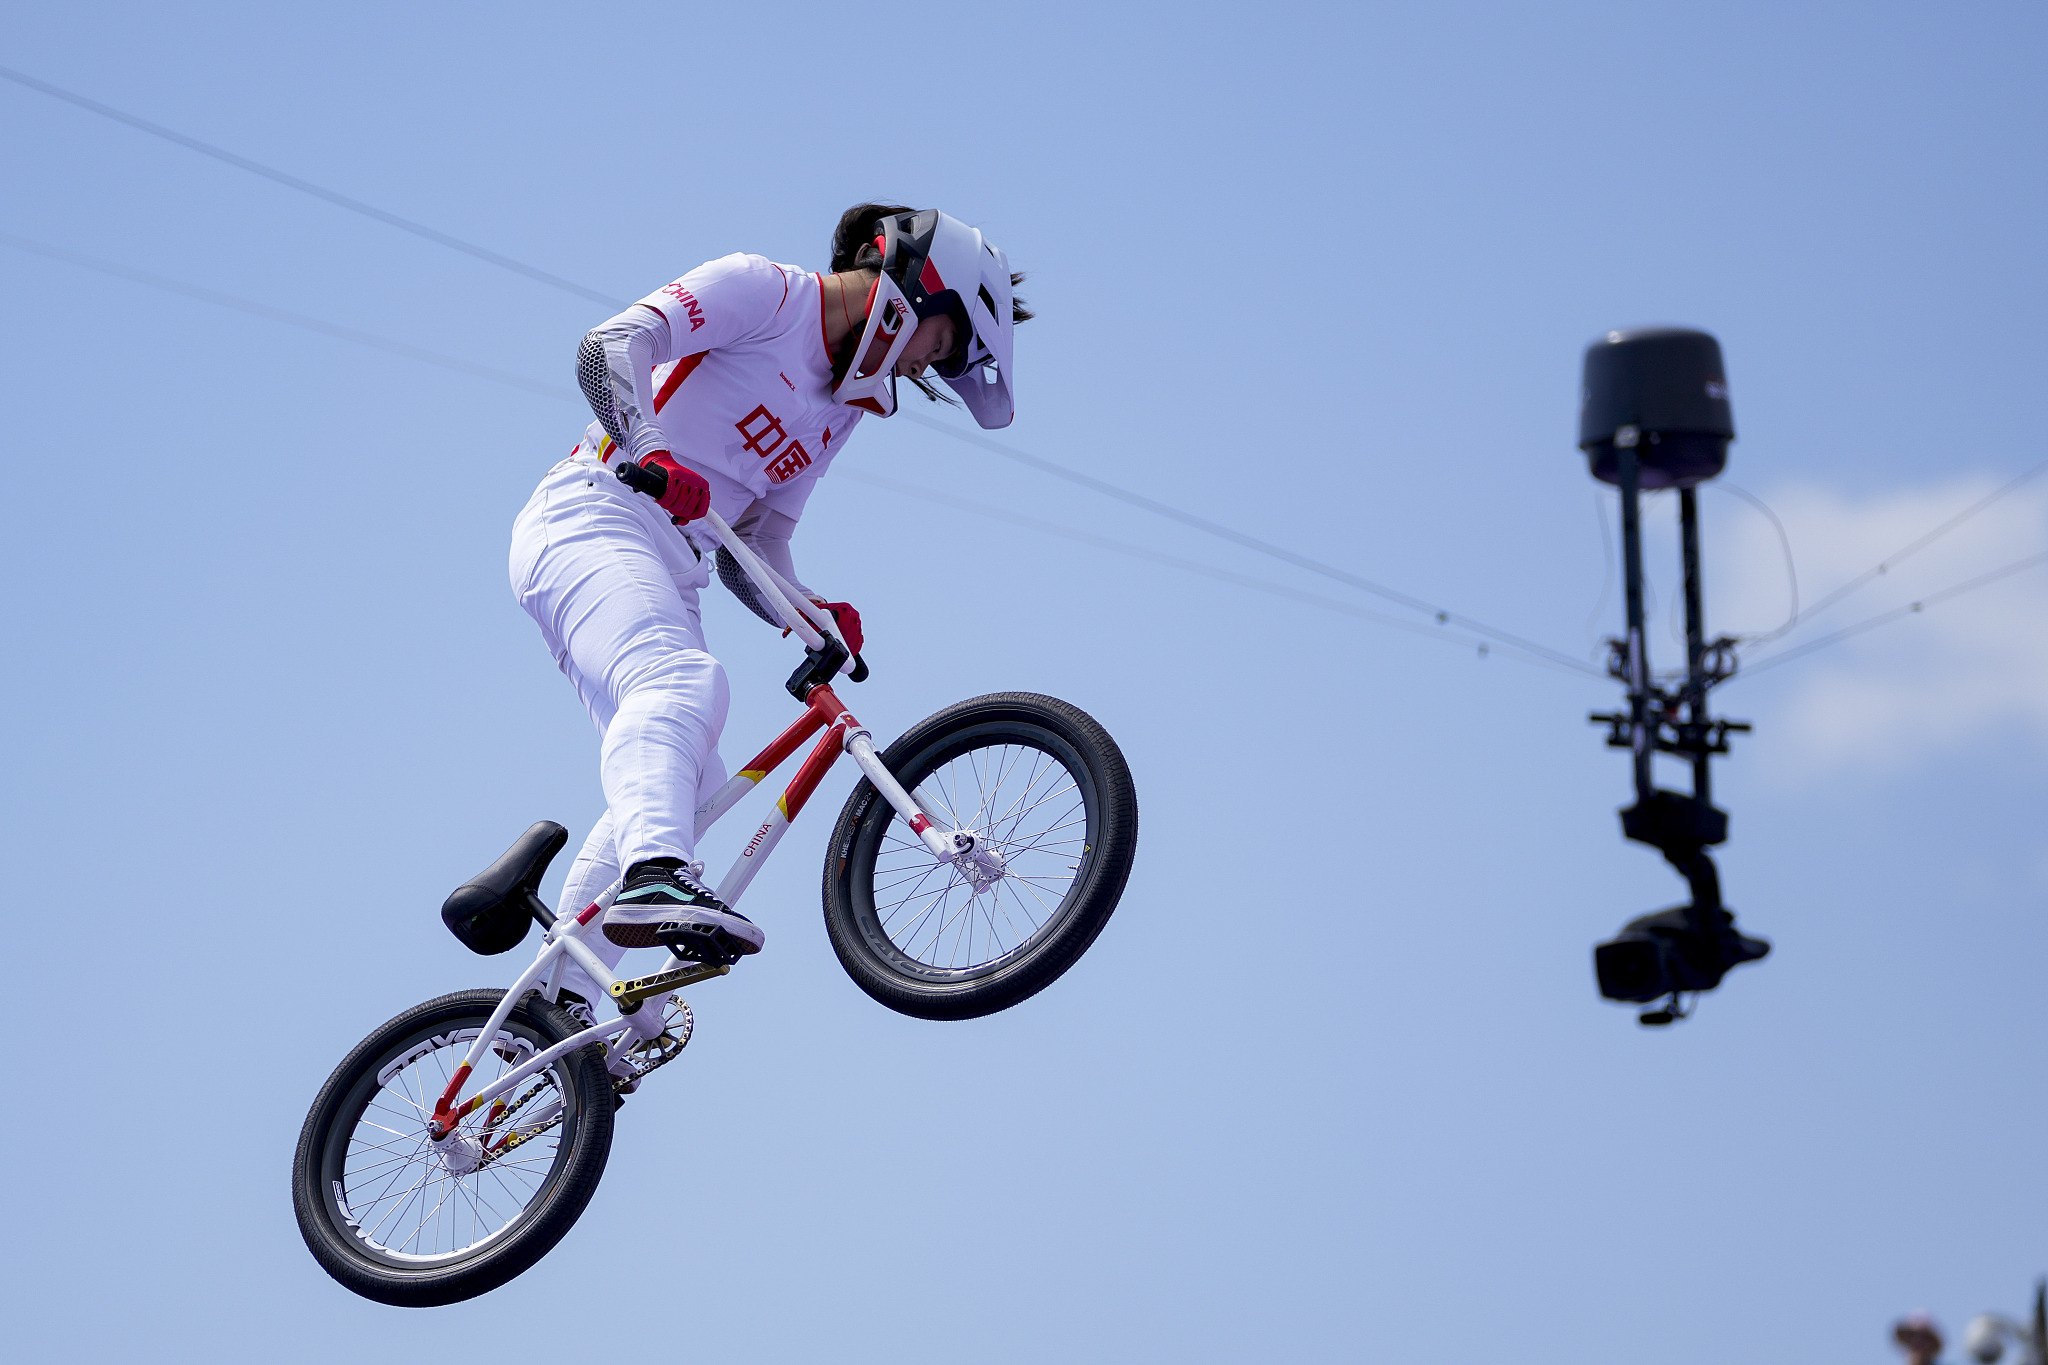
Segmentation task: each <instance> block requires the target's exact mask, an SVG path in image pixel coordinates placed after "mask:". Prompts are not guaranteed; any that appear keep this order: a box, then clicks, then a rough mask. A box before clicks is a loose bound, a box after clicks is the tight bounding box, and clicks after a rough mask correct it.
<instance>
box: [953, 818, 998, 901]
mask: <svg viewBox="0 0 2048 1365" xmlns="http://www.w3.org/2000/svg"><path fill="white" fill-rule="evenodd" d="M953 866H955V867H957V868H959V869H960V873H961V875H962V876H964V877H966V878H967V882H968V885H970V886H972V887H973V888H974V894H975V895H977V896H979V895H980V894H981V893H982V892H984V891H986V890H988V889H989V888H990V887H991V886H994V885H995V884H996V883H997V882H999V881H1001V880H1002V879H1003V876H1004V874H1005V873H1006V872H1007V871H1008V865H1007V864H1006V863H1005V862H1004V861H1003V855H1002V854H1001V853H999V852H997V851H996V847H995V845H993V844H991V843H989V842H988V840H986V839H984V838H982V837H981V836H979V835H977V834H976V833H975V832H974V831H973V830H971V829H963V830H955V831H954V833H953Z"/></svg>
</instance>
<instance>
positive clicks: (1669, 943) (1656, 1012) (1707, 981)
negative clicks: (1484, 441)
mask: <svg viewBox="0 0 2048 1365" xmlns="http://www.w3.org/2000/svg"><path fill="white" fill-rule="evenodd" d="M1624 434H1627V429H1624ZM1613 456H1614V466H1615V468H1614V473H1615V475H1616V478H1615V482H1616V483H1617V484H1619V485H1620V491H1621V527H1622V534H1621V541H1622V561H1623V570H1624V575H1625V578H1626V582H1627V597H1628V634H1627V636H1626V638H1624V639H1618V640H1613V641H1610V642H1609V643H1610V645H1611V650H1612V652H1611V654H1610V657H1609V663H1608V672H1609V673H1610V674H1612V675H1613V676H1614V677H1615V678H1616V679H1618V680H1619V681H1621V682H1622V683H1623V684H1624V685H1626V687H1627V688H1628V707H1627V709H1626V710H1625V711H1615V712H1595V713H1593V714H1592V715H1590V716H1588V717H1587V719H1588V720H1589V721H1590V722H1592V723H1594V724H1601V725H1605V726H1607V744H1608V745H1609V747H1611V748H1617V749H1627V750H1628V751H1629V752H1630V755H1631V758H1632V761H1633V766H1634V777H1635V795H1636V799H1635V804H1634V805H1631V806H1628V807H1627V808H1625V809H1624V810H1622V811H1621V829H1622V833H1623V834H1624V835H1625V836H1626V837H1628V838H1629V839H1632V840H1634V841H1636V842H1638V843H1644V844H1648V845H1649V846H1650V847H1652V848H1654V849H1656V850H1657V851H1658V852H1659V853H1661V854H1663V855H1664V860H1665V861H1666V862H1668V863H1670V864H1671V866H1672V868H1673V869H1674V870H1676V871H1677V872H1678V874H1679V875H1680V876H1682V877H1684V878H1685V882H1686V888H1687V890H1689V891H1690V892H1691V894H1692V899H1691V900H1690V901H1689V902H1688V903H1687V904H1685V905H1681V906H1674V907H1672V908H1671V909H1668V910H1663V911H1659V912H1657V913H1655V914H1650V915H1644V916H1642V917H1640V918H1638V919H1635V920H1632V921H1630V922H1629V923H1628V925H1626V926H1625V927H1624V928H1623V929H1622V932H1621V933H1620V934H1619V935H1618V936H1617V937H1616V938H1614V939H1613V940H1612V941H1610V942H1607V943H1603V944H1600V945H1599V946H1598V947H1596V948H1595V949H1594V950H1593V963H1594V970H1595V973H1596V975H1597V976H1598V978H1599V982H1600V993H1601V994H1602V995H1603V996H1606V997H1607V998H1608V999H1610V1000H1625V1001H1630V1002H1633V1003H1637V1004H1648V1003H1650V1002H1652V1001H1656V1000H1660V999H1665V998H1666V997H1669V998H1668V1000H1666V1003H1665V1004H1664V1005H1663V1006H1662V1007H1660V1008H1658V1009H1653V1010H1646V1011H1644V1012H1643V1013H1642V1014H1641V1015H1640V1016H1639V1020H1640V1022H1641V1023H1643V1024H1645V1025H1650V1026H1653V1027H1654V1026H1660V1025H1665V1024H1670V1023H1672V1022H1674V1021H1675V1020H1678V1019H1683V1018H1685V1017H1686V1014H1687V1013H1688V1011H1686V1010H1684V1009H1682V1008H1681V1007H1680V995H1681V993H1697V992H1700V991H1710V990H1713V989H1714V988H1715V987H1716V986H1718V985H1720V984H1721V978H1722V977H1723V976H1724V975H1726V974H1727V972H1728V970H1729V969H1730V968H1732V967H1735V966H1737V965H1739V964H1741V963H1744V962H1754V961H1756V960H1757V959H1759V958H1761V957H1763V956H1764V955H1765V954H1767V953H1768V952H1770V944H1769V943H1767V942H1765V941H1764V940H1762V939H1755V938H1749V937H1746V936H1744V935H1742V934H1740V933H1738V932H1736V929H1735V917H1734V915H1732V914H1730V913H1729V911H1728V909H1727V907H1726V906H1724V905H1723V904H1722V903H1721V879H1720V874H1719V873H1718V871H1717V870H1716V869H1715V867H1714V861H1713V859H1712V858H1710V857H1708V856H1707V849H1709V848H1711V847H1713V846H1714V845H1716V844H1721V843H1726V842H1727V839H1728V813H1727V812H1726V811H1723V810H1721V809H1720V808H1718V807H1716V806H1715V805H1714V801H1713V772H1712V769H1711V768H1710V767H1709V763H1710V760H1711V759H1712V758H1713V757H1714V755H1716V754H1725V753H1727V752H1728V736H1729V735H1730V734H1746V733H1748V731H1749V728H1750V727H1749V725H1748V724H1747V723H1745V722H1742V721H1734V720H1728V719H1726V718H1721V717H1715V716H1713V715H1711V714H1709V712H1708V708H1707V693H1708V692H1709V691H1710V690H1711V689H1712V688H1713V687H1714V686H1715V685H1717V684H1719V683H1722V682H1725V681H1727V680H1728V679H1729V678H1731V677H1733V676H1734V675H1735V671H1736V668H1737V667H1738V661H1737V659H1736V656H1735V641H1734V640H1733V639H1732V638H1729V637H1727V636H1723V637H1721V638H1719V639H1716V640H1713V641H1711V642H1709V641H1708V640H1707V638H1706V629H1705V614H1706V613H1705V608H1704V605H1703V603H1702V600H1701V590H1700V535H1699V503H1698V497H1697V492H1696V489H1695V487H1694V486H1693V485H1692V484H1685V485H1682V486H1680V487H1679V489H1678V520H1679V533H1680V541H1681V544H1682V553H1683V557H1684V568H1685V646H1686V648H1685V655H1686V671H1685V676H1684V678H1683V679H1682V680H1680V681H1678V682H1677V683H1676V685H1674V686H1670V687H1666V686H1661V685H1659V684H1658V683H1657V682H1656V681H1654V680H1653V679H1652V677H1651V674H1650V660H1649V645H1648V641H1647V639H1646V637H1645V631H1644V608H1643V596H1644V594H1643V549H1642V498H1641V493H1642V463H1641V460H1640V459H1639V458H1638V449H1637V442H1636V441H1633V440H1617V441H1616V442H1615V444H1614V449H1613ZM1660 753H1662V754H1669V755H1671V756H1673V757H1675V758H1679V759H1682V760H1686V761H1688V762H1689V764H1690V766H1691V768H1692V792H1691V794H1690V795H1687V794H1686V793H1683V792H1675V791H1668V790H1664V789H1662V788H1659V787H1658V786H1657V785H1656V783H1655V779H1654V774H1653V772H1652V760H1653V759H1654V758H1655V756H1656V755H1658V754H1660Z"/></svg>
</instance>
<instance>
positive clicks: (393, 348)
mask: <svg viewBox="0 0 2048 1365" xmlns="http://www.w3.org/2000/svg"><path fill="white" fill-rule="evenodd" d="M0 245H5V246H11V247H13V248H14V249H15V250H17V251H26V252H29V253H31V254H33V255H37V256H47V257H49V258H50V259H51V260H55V261H64V262H67V263H69V264H71V265H76V266H82V267H84V268H85V269H87V270H97V271H99V272H100V273H102V274H105V275H112V276H114V277H115V278H116V279H122V280H131V281H133V282H134V283H136V284H146V285H148V286H149V287H150V288H152V289H162V290H164V291H166V292H167V293H172V294H183V295H184V296H185V297H187V298H192V299H198V300H200V301H201V302H203V303H211V304H214V305H216V306H218V307H221V308H232V309H234V310H235V311H237V312H241V313H248V314H250V315H251V316H253V317H259V318H268V319H269V320H270V321H272V322H282V323H284V324H286V325H287V326H291V327H299V328H303V329H304V330H306V331H308V332H318V333H320V334H321V335H323V336H331V337H339V338H340V339H341V340H343V341H353V342H355V343H356V344H357V345H359V346H369V347H373V348H375V349H377V350H380V351H389V352H390V353H391V354H393V355H401V356H404V357H406V358H407V359H408V360H419V361H424V362H425V363H426V364H429V365H439V366H441V367H442V368H443V369H449V370H456V371H459V372H461V373H463V374H470V375H475V376H476V377H477V378H479V379H488V380H490V381H491V382H493V383H496V384H503V385H505V386H507V387H508V388H514V389H522V390H524V391H525V392H527V393H537V394H541V395H544V396H546V397H549V398H566V399H569V400H571V401H574V402H581V401H582V398H583V396H582V395H581V394H579V393H577V392H575V391H574V390H573V389H568V388H564V387H562V386H560V385H555V384H542V383H539V382H537V381H535V380H532V379H528V378H526V377H525V376H523V375H517V374H513V373H512V372H511V371H509V370H500V369H496V368H494V367H492V366H489V365H479V364H476V363H475V362H474V361H469V360H463V359H460V358H459V357H456V356H452V355H442V354H441V353H440V352H439V351H429V350H425V349H423V348H422V347H419V346H409V345H407V344H406V343H405V342H403V341H393V340H391V339H390V338H389V337H380V336H378V335H376V334H375V333H373V332H360V331H357V330H356V329H355V328H353V327H343V326H342V325H340V324H339V323H334V322H324V321H322V320H321V319H319V318H311V317H307V316H306V315H305V314H304V313H292V312H287V311H286V310H285V309H282V308H272V307H270V306H269V305H268V304H262V303H255V302H252V301H250V300H248V299H244V298H237V297H236V296H235V295H233V294H223V293H221V292H220V291H219V290H217V289H207V288H205V287H203V286H201V285H196V284H186V283H184V282H183V281H181V280H172V279H166V278H164V277H163V276H162V275H152V274H151V273H150V272H148V271H146V270H135V269H132V268H130V267H128V266H125V265H117V264H115V263H114V262H113V261H103V260H100V259H99V258H98V257H96V256H87V255H84V254H83V253H81V252H77V251H66V250H65V249H64V248H63V247H56V246H50V245H48V244H47V243H44V242H37V241H31V240H30V239H29V238H26V237H16V236H14V235H13V234H12V233H6V232H0Z"/></svg>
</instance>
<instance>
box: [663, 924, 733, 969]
mask: <svg viewBox="0 0 2048 1365" xmlns="http://www.w3.org/2000/svg"><path fill="white" fill-rule="evenodd" d="M654 941H655V942H656V943H659V944H660V945H661V946H662V947H664V948H666V949H668V950H669V951H670V952H672V953H674V954H675V955H676V956H677V957H679V958H681V959H682V960H683V961H685V962H701V963H703V964H704V965H705V966H707V967H730V966H731V965H732V964H733V963H735V962H738V961H739V960H740V958H741V956H742V954H741V953H740V951H739V946H738V945H737V944H736V943H735V942H734V941H733V938H732V936H731V935H730V934H728V933H726V932H725V930H723V929H706V928H704V927H703V926H701V925H696V924H685V925H680V926H678V927H676V928H674V929H664V930H662V931H661V932H660V933H657V934H656V935H655V936H654Z"/></svg>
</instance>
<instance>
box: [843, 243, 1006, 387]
mask: <svg viewBox="0 0 2048 1365" xmlns="http://www.w3.org/2000/svg"><path fill="white" fill-rule="evenodd" d="M875 226H876V229H877V234H878V235H877V236H876V237H875V246H876V248H877V249H879V250H880V252H881V254H882V275H881V278H880V279H878V280H877V281H876V282H875V289H874V291H873V292H872V293H871V294H870V295H869V296H868V321H867V329H866V330H865V331H864V332H863V333H862V334H861V339H860V345H859V347H858V348H857V349H856V350H855V352H854V354H855V355H856V356H859V357H861V359H860V361H859V363H857V364H855V365H853V366H852V367H850V368H849V369H848V371H847V375H846V378H845V379H844V380H843V381H842V382H841V383H840V385H839V387H838V388H837V389H836V390H834V396H835V397H837V398H838V399H839V401H841V402H843V403H853V404H856V405H857V406H860V407H864V408H867V409H869V410H870V411H873V412H878V413H880V414H882V415H883V416H885V417H886V416H888V415H889V414H890V413H892V412H894V411H895V410H896V394H895V386H894V383H893V382H892V378H893V373H894V370H895V366H896V361H897V358H898V357H900V356H901V355H902V354H903V351H904V348H905V347H907V346H908V345H909V344H910V334H911V332H912V331H913V330H915V329H914V328H911V327H906V326H904V325H903V324H904V323H905V321H907V316H906V315H915V316H916V318H917V319H918V320H919V321H923V320H924V319H925V318H929V317H937V316H939V315H940V314H946V315H949V316H950V317H952V319H953V325H954V327H955V329H956V331H955V335H956V336H957V337H958V338H959V344H958V345H957V346H955V348H954V350H953V353H952V354H951V355H949V356H946V357H944V358H943V359H941V360H939V361H938V362H937V363H936V364H934V365H933V366H932V369H933V371H934V372H935V373H937V375H938V376H939V378H941V379H943V380H945V381H946V383H947V385H948V386H950V387H951V388H952V390H953V392H954V393H956V394H958V395H959V396H960V401H961V402H963V403H965V404H966V405H967V410H968V411H969V412H971V413H973V414H974V420H975V421H977V422H979V423H980V424H981V425H982V426H983V427H986V428H995V427H1006V426H1008V425H1010V419H1011V418H1012V417H1014V416H1015V415H1016V403H1015V399H1014V397H1013V395H1012V391H1011V387H1010V361H1011V354H1012V352H1011V345H1012V340H1013V337H1014V335H1015V326H1016V323H1015V319H1014V316H1013V304H1012V302H1011V297H1010V260H1009V258H1008V257H1007V256H1005V255H1003V251H1002V248H1001V247H998V246H996V245H995V244H994V243H992V242H990V241H989V240H988V239H987V238H985V237H983V236H982V235H981V232H980V230H979V229H977V228H971V227H969V226H968V225H967V224H965V223H963V222H961V221H960V220H959V219H958V218H953V217H949V216H947V215H946V214H943V213H940V212H939V211H938V210H937V209H920V210H918V211H917V212H915V213H899V214H895V215H892V216H890V217H885V218H882V219H881V220H879V221H878V222H877V223H876V225H875Z"/></svg>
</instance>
